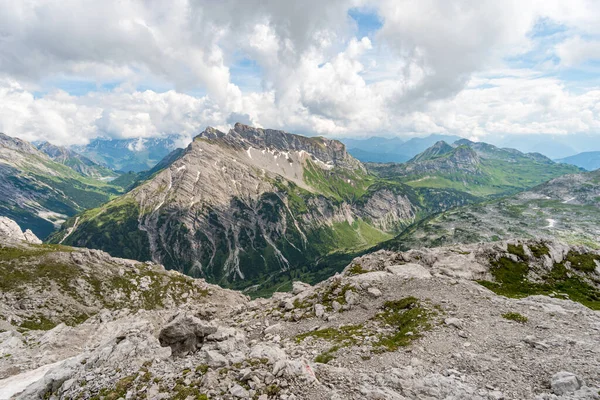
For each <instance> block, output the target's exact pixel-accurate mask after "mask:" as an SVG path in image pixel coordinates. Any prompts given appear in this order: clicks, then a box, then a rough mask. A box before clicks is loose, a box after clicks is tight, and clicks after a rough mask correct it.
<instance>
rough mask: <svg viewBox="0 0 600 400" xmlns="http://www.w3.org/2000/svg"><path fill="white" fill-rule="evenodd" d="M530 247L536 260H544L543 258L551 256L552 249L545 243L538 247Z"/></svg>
mask: <svg viewBox="0 0 600 400" xmlns="http://www.w3.org/2000/svg"><path fill="white" fill-rule="evenodd" d="M528 247H529V250H531V253H532V254H533V256H534V257H535V258H542V257H543V256H547V255H550V249H549V248H548V246H546V245H545V244H543V243H541V244H537V245H533V244H532V245H530V246H528Z"/></svg>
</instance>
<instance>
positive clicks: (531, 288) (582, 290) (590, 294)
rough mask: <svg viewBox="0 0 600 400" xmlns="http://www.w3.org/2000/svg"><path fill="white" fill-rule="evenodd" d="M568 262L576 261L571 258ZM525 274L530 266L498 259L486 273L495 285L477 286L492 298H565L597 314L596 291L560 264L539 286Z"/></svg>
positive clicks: (599, 302)
mask: <svg viewBox="0 0 600 400" xmlns="http://www.w3.org/2000/svg"><path fill="white" fill-rule="evenodd" d="M572 259H578V258H576V256H575V254H573V255H572ZM584 259H587V258H585V257H584ZM582 263H584V261H582ZM529 271H530V266H529V264H528V263H527V262H526V261H513V260H511V259H510V258H507V257H501V258H500V259H499V260H494V261H492V262H491V269H490V273H491V274H492V276H493V277H494V280H495V282H489V281H478V282H479V283H480V284H481V285H483V286H485V287H487V288H488V289H490V290H492V291H493V292H495V293H496V294H499V295H502V296H506V297H513V298H522V297H527V296H531V295H537V294H540V295H551V294H552V295H555V296H557V297H563V298H567V297H568V298H569V299H571V300H573V301H576V302H579V303H581V304H583V305H584V306H586V307H589V308H591V309H592V310H600V290H598V288H597V287H596V286H594V285H592V284H590V283H589V282H588V281H587V280H586V279H585V278H584V277H583V276H580V275H577V274H576V273H574V272H573V271H569V270H568V269H567V267H566V266H565V265H564V263H557V264H555V265H554V266H553V268H552V270H551V271H550V272H549V273H547V274H546V275H544V276H542V280H541V281H540V282H532V281H530V280H529V279H528V273H529Z"/></svg>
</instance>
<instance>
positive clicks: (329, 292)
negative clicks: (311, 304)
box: [320, 280, 356, 311]
mask: <svg viewBox="0 0 600 400" xmlns="http://www.w3.org/2000/svg"><path fill="white" fill-rule="evenodd" d="M348 291H351V292H355V291H356V288H354V287H353V286H352V285H350V284H345V285H344V286H342V284H341V282H340V281H339V280H336V281H334V282H332V283H331V285H329V287H327V288H326V289H325V291H324V292H323V293H321V294H320V297H321V304H323V306H324V307H325V308H326V309H327V310H328V311H331V310H333V302H334V301H337V302H338V303H340V304H341V305H345V304H346V292H348Z"/></svg>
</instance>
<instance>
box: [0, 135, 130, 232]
mask: <svg viewBox="0 0 600 400" xmlns="http://www.w3.org/2000/svg"><path fill="white" fill-rule="evenodd" d="M120 193H122V188H120V187H117V186H114V185H111V184H109V183H106V182H102V181H100V180H96V179H94V178H92V177H86V176H83V175H81V174H79V173H77V172H76V171H75V170H73V169H71V168H69V167H67V166H66V165H63V164H61V163H58V162H56V161H54V160H52V159H51V158H50V157H48V156H47V155H46V154H45V153H43V152H41V151H39V150H38V149H37V148H35V147H34V146H33V145H32V144H31V143H29V142H26V141H24V140H21V139H18V138H13V137H10V136H7V135H5V134H2V133H0V216H5V217H10V218H12V219H14V220H15V221H17V222H18V223H19V225H21V226H22V227H23V228H24V229H30V230H31V231H33V233H35V234H36V235H37V236H38V237H40V238H42V239H43V238H46V237H47V236H48V235H50V234H51V233H52V232H53V231H54V230H56V229H57V228H58V227H60V225H61V223H62V222H64V221H65V220H66V219H67V218H68V217H70V216H73V215H75V214H76V213H78V212H80V211H83V210H84V209H86V208H92V207H97V206H99V205H101V204H103V203H105V202H106V201H108V200H109V199H110V198H111V197H113V196H115V195H118V194H120Z"/></svg>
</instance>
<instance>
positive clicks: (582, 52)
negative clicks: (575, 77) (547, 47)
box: [556, 36, 600, 67]
mask: <svg viewBox="0 0 600 400" xmlns="http://www.w3.org/2000/svg"><path fill="white" fill-rule="evenodd" d="M556 55H557V56H558V57H559V58H560V64H561V66H563V67H574V66H579V65H580V64H583V63H584V62H586V61H588V60H598V59H600V40H585V39H582V38H581V37H580V36H575V37H572V38H569V39H566V40H565V41H563V42H561V43H559V44H558V45H557V46H556Z"/></svg>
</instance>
